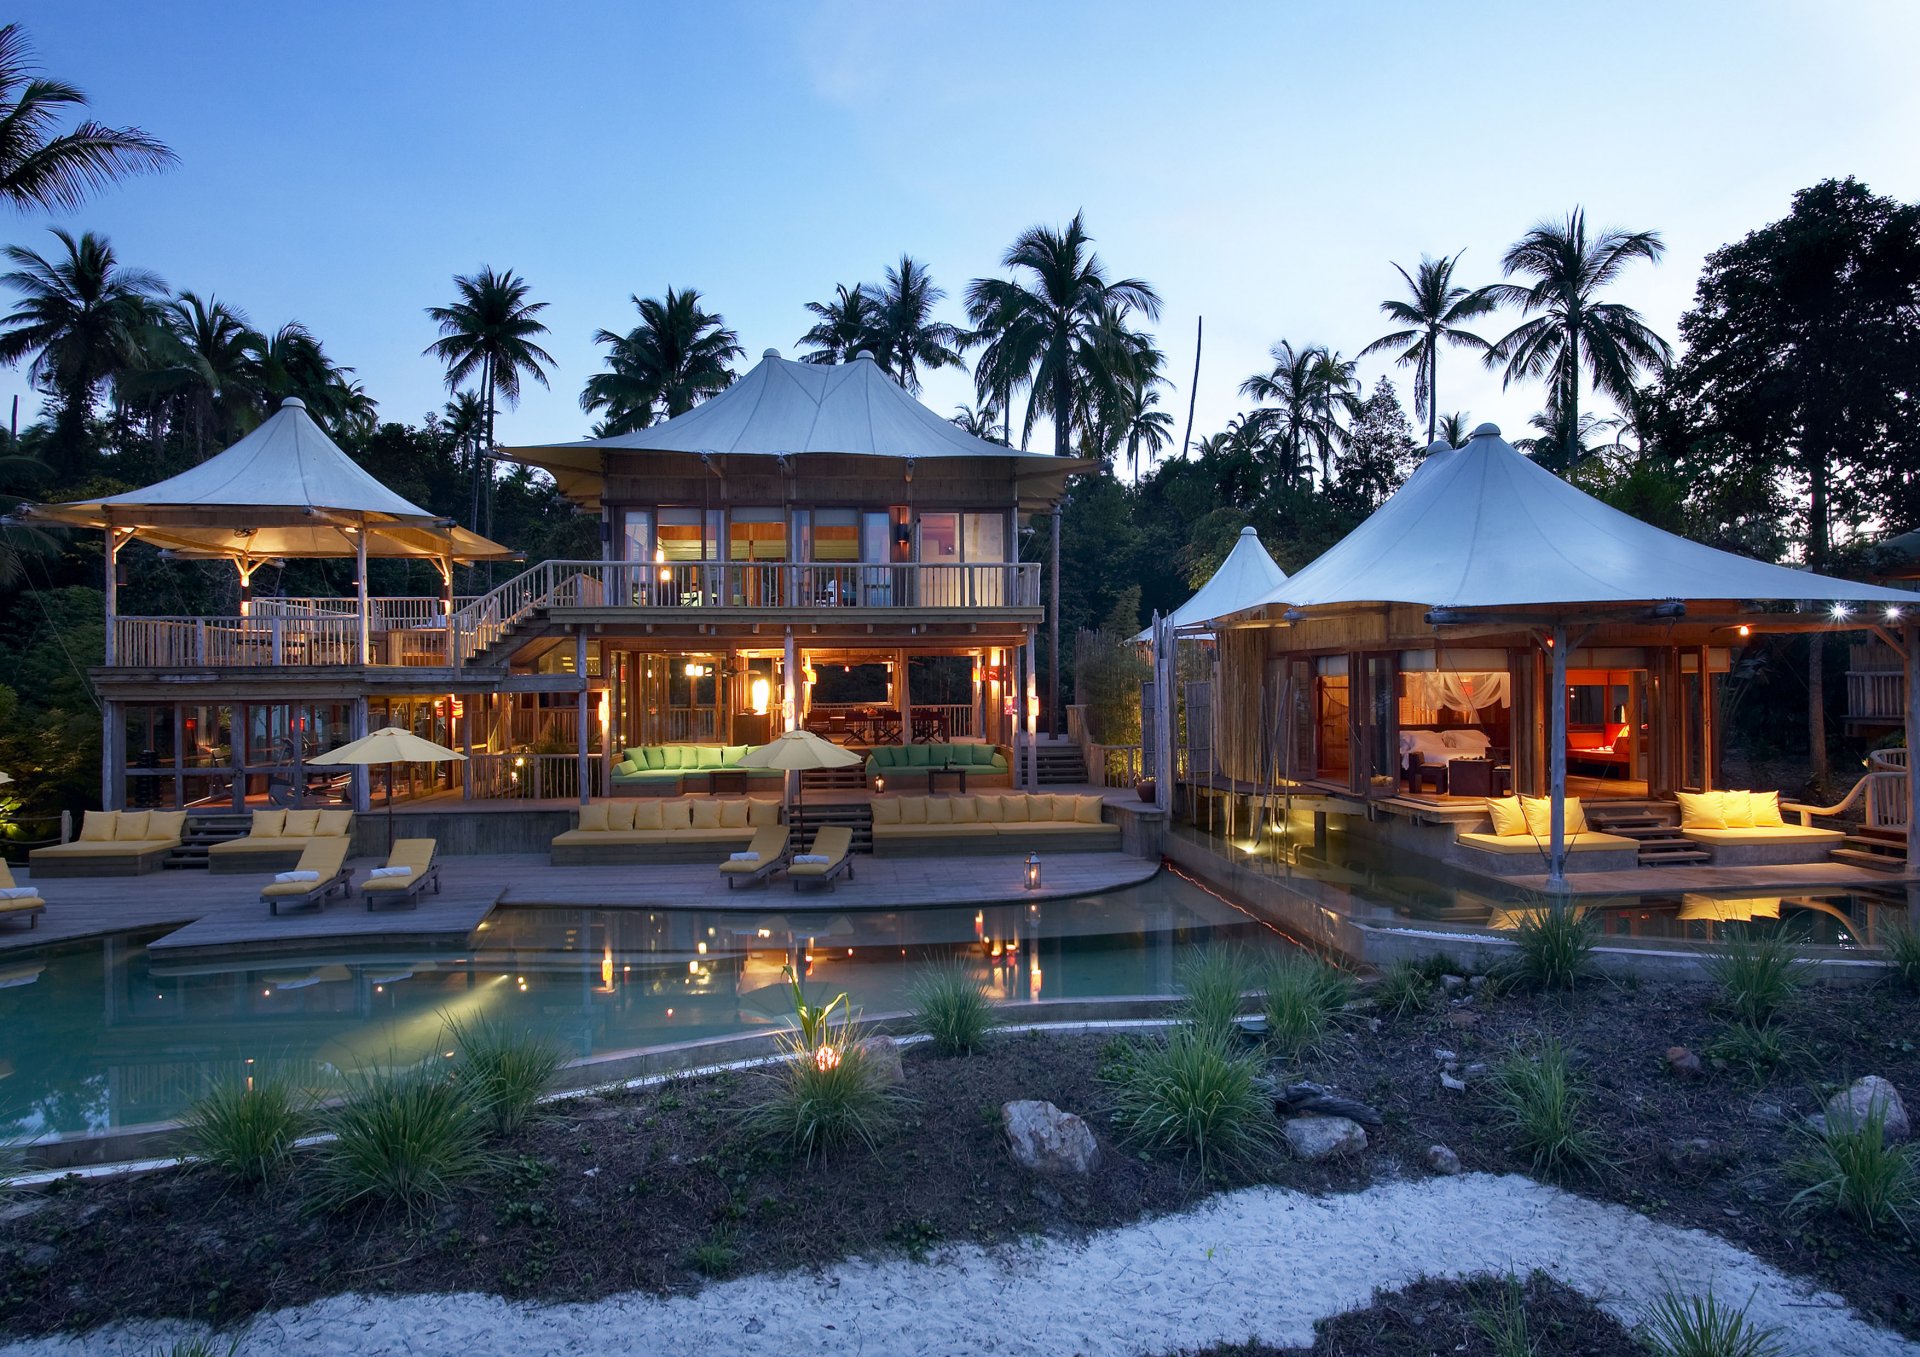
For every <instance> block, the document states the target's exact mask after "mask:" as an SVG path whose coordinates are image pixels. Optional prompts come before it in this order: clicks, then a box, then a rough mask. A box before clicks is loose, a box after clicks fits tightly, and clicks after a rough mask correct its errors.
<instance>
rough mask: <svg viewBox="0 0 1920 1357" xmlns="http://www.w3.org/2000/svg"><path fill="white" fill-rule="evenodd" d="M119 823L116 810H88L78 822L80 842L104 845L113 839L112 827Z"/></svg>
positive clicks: (118, 815) (118, 813) (118, 814)
mask: <svg viewBox="0 0 1920 1357" xmlns="http://www.w3.org/2000/svg"><path fill="white" fill-rule="evenodd" d="M119 823H120V812H119V811H117V810H90V811H88V812H87V814H86V818H85V819H83V820H81V821H80V842H81V843H105V842H107V841H108V840H109V839H111V838H112V837H113V830H114V826H116V825H118V824H119Z"/></svg>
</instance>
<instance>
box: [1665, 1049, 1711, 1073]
mask: <svg viewBox="0 0 1920 1357" xmlns="http://www.w3.org/2000/svg"><path fill="white" fill-rule="evenodd" d="M1667 1069H1668V1071H1669V1072H1670V1073H1672V1074H1673V1076H1674V1077H1675V1078H1677V1079H1698V1078H1699V1077H1700V1076H1701V1075H1703V1074H1705V1073H1706V1071H1705V1070H1704V1069H1702V1068H1701V1065H1700V1057H1699V1056H1697V1055H1695V1054H1694V1053H1693V1052H1692V1051H1689V1050H1688V1049H1687V1048H1686V1047H1684V1046H1669V1047H1667Z"/></svg>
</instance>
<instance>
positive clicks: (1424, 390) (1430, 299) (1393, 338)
mask: <svg viewBox="0 0 1920 1357" xmlns="http://www.w3.org/2000/svg"><path fill="white" fill-rule="evenodd" d="M1465 253H1466V251H1465V250H1462V251H1461V252H1460V254H1465ZM1460 254H1456V255H1453V256H1452V257H1450V258H1449V257H1447V256H1442V257H1441V258H1439V259H1429V258H1427V257H1426V256H1425V255H1421V256H1420V266H1419V268H1418V269H1416V270H1415V271H1414V273H1413V274H1412V275H1409V274H1408V273H1407V271H1406V270H1405V269H1403V268H1401V267H1400V266H1399V265H1398V264H1395V265H1394V266H1393V268H1394V272H1396V273H1398V274H1399V275H1400V277H1401V278H1402V279H1404V280H1405V281H1406V284H1407V295H1406V298H1405V300H1400V299H1397V298H1391V297H1390V298H1388V299H1387V300H1386V301H1383V302H1381V303H1380V309H1381V310H1382V311H1383V312H1385V313H1386V315H1387V317H1388V318H1389V319H1390V320H1392V321H1393V322H1394V323H1395V324H1396V325H1400V326H1403V327H1405V328H1403V329H1399V330H1395V331H1394V332H1393V333H1392V334H1385V335H1381V336H1380V338H1378V339H1376V340H1374V341H1373V343H1371V344H1369V345H1367V347H1366V348H1364V349H1362V350H1360V356H1361V357H1362V358H1365V357H1366V356H1367V355H1368V354H1370V353H1375V352H1378V351H1379V350H1381V349H1399V350H1400V352H1399V353H1398V354H1396V355H1394V362H1395V363H1397V364H1398V365H1399V366H1401V367H1411V368H1412V369H1413V412H1414V414H1415V415H1425V416H1426V417H1427V442H1429V443H1431V442H1433V439H1434V434H1435V431H1436V429H1437V428H1438V424H1439V410H1440V394H1439V393H1440V346H1441V345H1442V344H1448V345H1451V346H1453V347H1454V348H1460V349H1478V350H1480V352H1482V353H1485V352H1486V351H1487V349H1488V348H1489V347H1490V346H1489V345H1488V343H1487V341H1486V340H1484V339H1482V338H1481V337H1480V336H1479V335H1477V334H1475V333H1473V331H1471V330H1468V329H1464V328H1462V324H1461V323H1462V322H1463V321H1468V320H1472V319H1473V318H1474V317H1476V316H1484V315H1488V314H1490V313H1491V312H1492V311H1493V309H1494V301H1493V298H1492V296H1491V295H1490V294H1489V293H1488V291H1487V289H1486V288H1484V287H1476V288H1471V289H1469V288H1464V287H1460V286H1458V285H1456V284H1455V283H1454V281H1453V270H1454V267H1455V266H1456V265H1457V264H1459V262H1460Z"/></svg>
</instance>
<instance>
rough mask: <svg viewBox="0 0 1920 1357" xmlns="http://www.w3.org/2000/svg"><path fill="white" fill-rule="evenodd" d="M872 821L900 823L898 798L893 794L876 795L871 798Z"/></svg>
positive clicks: (877, 822)
mask: <svg viewBox="0 0 1920 1357" xmlns="http://www.w3.org/2000/svg"><path fill="white" fill-rule="evenodd" d="M873 822H874V823H875V824H876V825H897V824H899V823H900V800H899V798H898V797H893V796H877V797H875V798H874V800H873Z"/></svg>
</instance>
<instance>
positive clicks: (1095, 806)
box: [1073, 796, 1102, 825]
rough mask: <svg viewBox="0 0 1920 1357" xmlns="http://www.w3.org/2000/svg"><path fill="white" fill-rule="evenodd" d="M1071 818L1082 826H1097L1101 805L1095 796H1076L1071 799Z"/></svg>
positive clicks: (1099, 819) (1099, 820)
mask: <svg viewBox="0 0 1920 1357" xmlns="http://www.w3.org/2000/svg"><path fill="white" fill-rule="evenodd" d="M1073 803H1074V804H1073V818H1074V819H1075V820H1076V821H1077V822H1078V823H1080V824H1083V825H1097V824H1099V823H1100V822H1101V809H1102V803H1101V800H1100V798H1099V797H1097V796H1076V797H1074V798H1073Z"/></svg>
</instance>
